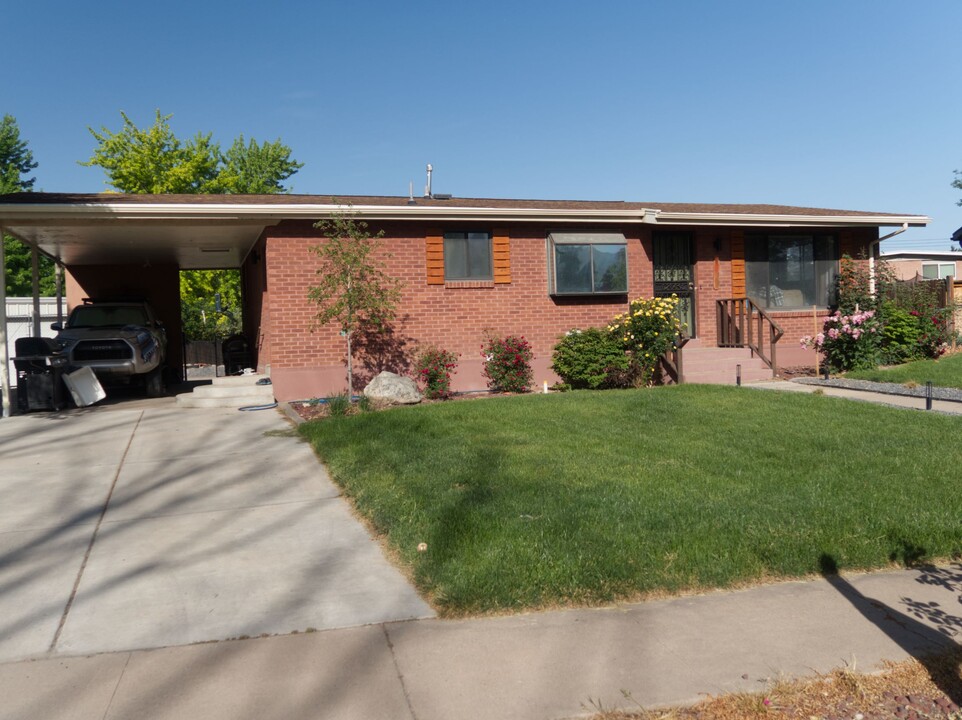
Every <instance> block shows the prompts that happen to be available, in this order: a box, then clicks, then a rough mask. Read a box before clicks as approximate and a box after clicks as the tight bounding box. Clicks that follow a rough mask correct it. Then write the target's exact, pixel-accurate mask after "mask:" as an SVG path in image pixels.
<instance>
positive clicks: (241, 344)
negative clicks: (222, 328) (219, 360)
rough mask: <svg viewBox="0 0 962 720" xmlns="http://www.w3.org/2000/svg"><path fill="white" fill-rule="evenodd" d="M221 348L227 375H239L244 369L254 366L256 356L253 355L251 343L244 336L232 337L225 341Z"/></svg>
mask: <svg viewBox="0 0 962 720" xmlns="http://www.w3.org/2000/svg"><path fill="white" fill-rule="evenodd" d="M221 347H222V352H223V354H224V374H225V375H238V374H240V373H241V372H242V371H243V370H244V368H249V367H253V366H254V356H253V353H251V348H250V343H249V342H247V338H246V337H244V336H243V335H240V334H238V335H231V336H230V337H229V338H227V339H225V340H224V342H223V345H222V346H221Z"/></svg>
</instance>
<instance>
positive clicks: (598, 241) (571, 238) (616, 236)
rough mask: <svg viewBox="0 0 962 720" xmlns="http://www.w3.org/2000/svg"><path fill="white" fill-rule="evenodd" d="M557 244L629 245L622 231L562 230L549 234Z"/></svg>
mask: <svg viewBox="0 0 962 720" xmlns="http://www.w3.org/2000/svg"><path fill="white" fill-rule="evenodd" d="M548 237H549V238H550V239H551V242H553V243H554V244H555V245H589V244H590V245H627V244H628V241H627V240H625V236H624V235H622V234H621V233H605V232H577V233H570V232H562V233H551V234H550V235H548Z"/></svg>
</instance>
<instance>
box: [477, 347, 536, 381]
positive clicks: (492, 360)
mask: <svg viewBox="0 0 962 720" xmlns="http://www.w3.org/2000/svg"><path fill="white" fill-rule="evenodd" d="M481 355H482V357H484V376H485V377H486V378H487V379H488V387H489V388H490V389H492V390H497V391H500V392H527V391H528V389H529V388H530V387H531V379H532V377H533V374H532V371H531V360H532V359H534V353H533V352H532V351H531V343H529V342H528V341H527V340H525V339H524V336H523V335H521V336H517V335H508V336H506V337H503V338H497V337H489V338H488V339H487V341H486V342H485V344H484V345H483V346H482V347H481Z"/></svg>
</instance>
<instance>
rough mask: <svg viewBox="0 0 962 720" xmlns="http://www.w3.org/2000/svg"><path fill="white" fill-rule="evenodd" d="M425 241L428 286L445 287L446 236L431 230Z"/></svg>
mask: <svg viewBox="0 0 962 720" xmlns="http://www.w3.org/2000/svg"><path fill="white" fill-rule="evenodd" d="M425 241H426V242H425V248H426V253H427V263H426V266H427V273H428V285H444V235H443V234H441V232H440V231H438V230H431V231H429V232H428V235H427V237H426V238H425Z"/></svg>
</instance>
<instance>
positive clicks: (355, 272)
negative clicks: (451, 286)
mask: <svg viewBox="0 0 962 720" xmlns="http://www.w3.org/2000/svg"><path fill="white" fill-rule="evenodd" d="M314 227H317V228H320V229H321V231H322V232H323V233H324V235H325V237H326V238H327V241H326V242H325V243H323V244H322V245H315V246H314V247H312V248H311V250H312V251H313V252H314V253H316V254H317V256H318V257H319V258H320V261H321V264H320V267H319V268H318V269H317V276H318V284H317V285H314V286H312V287H311V288H310V290H309V292H308V298H309V299H310V300H311V302H313V303H315V304H316V305H317V307H318V311H317V315H316V316H315V323H316V326H317V327H322V326H324V325H327V324H328V323H331V322H334V321H336V322H337V323H338V324H339V325H340V327H341V335H342V336H343V337H344V342H345V344H346V350H347V390H348V392H349V393H350V394H351V395H353V394H354V367H353V357H354V351H353V345H352V342H353V340H354V336H355V334H357V333H358V332H360V331H362V330H364V331H370V330H381V329H383V328H384V327H385V326H386V325H387V324H388V323H390V322H391V320H393V319H394V316H395V314H396V308H397V304H398V302H399V301H400V299H401V282H400V280H398V279H397V278H394V277H391V276H390V275H388V274H387V272H385V270H384V266H383V263H382V261H381V260H380V259H379V258H378V257H377V252H378V250H379V248H380V242H379V241H380V239H381V238H382V237H383V236H384V231H383V230H382V231H380V232H378V233H377V234H376V235H371V234H370V233H369V232H368V230H367V223H366V222H364V221H363V220H361V221H358V220H356V219H355V218H354V216H353V215H350V214H342V213H335V214H333V215H332V216H331V219H330V220H321V221H319V222H317V223H315V225H314Z"/></svg>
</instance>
